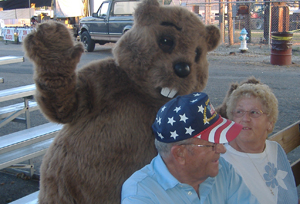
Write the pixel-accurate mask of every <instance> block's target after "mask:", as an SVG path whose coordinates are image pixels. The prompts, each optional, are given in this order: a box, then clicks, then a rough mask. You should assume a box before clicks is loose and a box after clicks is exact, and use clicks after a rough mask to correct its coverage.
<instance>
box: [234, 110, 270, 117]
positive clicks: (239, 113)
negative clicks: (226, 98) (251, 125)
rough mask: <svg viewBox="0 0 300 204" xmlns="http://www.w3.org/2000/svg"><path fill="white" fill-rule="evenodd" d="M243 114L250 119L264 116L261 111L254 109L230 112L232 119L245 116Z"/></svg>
mask: <svg viewBox="0 0 300 204" xmlns="http://www.w3.org/2000/svg"><path fill="white" fill-rule="evenodd" d="M245 113H249V116H250V117H251V118H259V117H260V116H261V115H262V114H264V112H262V110H259V109H254V110H250V111H244V110H239V109H238V110H234V111H232V114H233V116H234V117H236V118H241V117H243V116H244V115H245Z"/></svg>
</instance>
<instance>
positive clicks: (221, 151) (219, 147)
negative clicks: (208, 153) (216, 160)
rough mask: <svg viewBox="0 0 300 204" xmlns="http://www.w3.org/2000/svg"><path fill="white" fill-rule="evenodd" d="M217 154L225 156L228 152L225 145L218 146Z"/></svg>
mask: <svg viewBox="0 0 300 204" xmlns="http://www.w3.org/2000/svg"><path fill="white" fill-rule="evenodd" d="M215 151H216V153H219V154H224V153H225V152H226V147H225V146H224V145H223V144H217V145H216V150H215Z"/></svg>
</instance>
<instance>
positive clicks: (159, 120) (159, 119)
mask: <svg viewBox="0 0 300 204" xmlns="http://www.w3.org/2000/svg"><path fill="white" fill-rule="evenodd" d="M156 120H157V123H158V124H159V125H160V124H161V117H159V118H157V119H156Z"/></svg>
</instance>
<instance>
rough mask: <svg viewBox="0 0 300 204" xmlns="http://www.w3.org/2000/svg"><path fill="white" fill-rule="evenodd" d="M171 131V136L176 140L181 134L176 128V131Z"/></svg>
mask: <svg viewBox="0 0 300 204" xmlns="http://www.w3.org/2000/svg"><path fill="white" fill-rule="evenodd" d="M170 133H171V136H170V137H173V138H174V140H176V137H178V136H179V135H178V134H177V133H176V130H175V131H174V132H170Z"/></svg>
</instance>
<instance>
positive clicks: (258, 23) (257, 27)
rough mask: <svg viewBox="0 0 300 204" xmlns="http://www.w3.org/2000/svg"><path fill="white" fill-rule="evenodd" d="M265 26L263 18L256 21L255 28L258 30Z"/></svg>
mask: <svg viewBox="0 0 300 204" xmlns="http://www.w3.org/2000/svg"><path fill="white" fill-rule="evenodd" d="M263 27H264V22H263V20H261V19H257V20H255V21H254V24H253V28H254V29H256V30H261V29H263Z"/></svg>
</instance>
